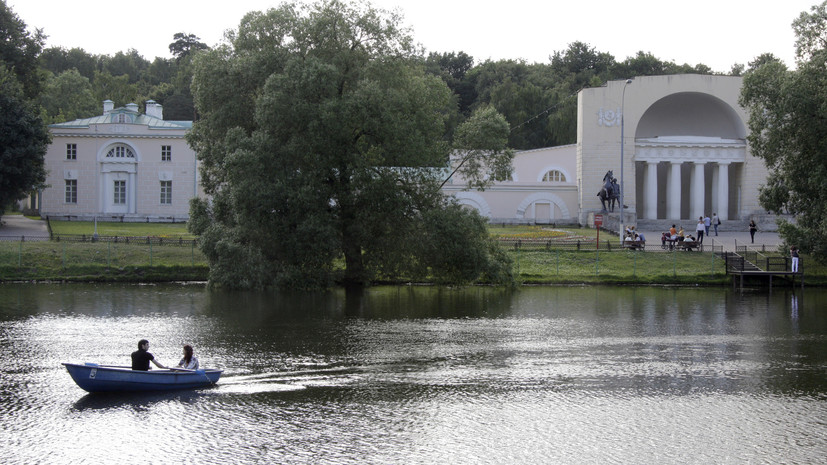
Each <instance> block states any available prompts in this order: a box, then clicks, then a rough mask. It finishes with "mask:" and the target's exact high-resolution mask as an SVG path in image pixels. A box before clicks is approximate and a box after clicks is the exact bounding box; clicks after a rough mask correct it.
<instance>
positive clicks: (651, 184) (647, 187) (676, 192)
mask: <svg viewBox="0 0 827 465" xmlns="http://www.w3.org/2000/svg"><path fill="white" fill-rule="evenodd" d="M644 163H645V168H644V171H645V174H644V185H643V196H644V202H643V204H644V206H645V207H644V208H645V210H644V218H649V219H657V217H658V203H659V202H658V200H659V197H658V196H659V195H660V192H661V191H659V190H658V163H667V165H668V166H667V171H666V189H664V190H663V192H664V193H665V195H666V218H670V219H677V218H681V203H682V201H683V197H682V195H683V192H684V189H683V186H682V183H681V166H682V165H683V164H684V163H685V162H682V161H667V162H659V161H655V160H648V161H645V162H644ZM688 164H689V165H691V171H690V176H689V218H698V217H700V216H706V215H710V214H711V213H712V212H716V213H718V217H719V218H720V219H721V220H722V221H723V220H727V219H729V218H728V217H729V213H728V212H729V165H730V164H731V162H730V161H714V162H708V161H694V162H689V163H688ZM707 164H711V167H712V176H711V178H712V179H711V180H710V184H711V189H710V195H711V199H710V200H711V201H710V204H711V205H712V211H711V212H708V211H704V205H706V192H707V189H706V185H707V180H706V165H707Z"/></svg>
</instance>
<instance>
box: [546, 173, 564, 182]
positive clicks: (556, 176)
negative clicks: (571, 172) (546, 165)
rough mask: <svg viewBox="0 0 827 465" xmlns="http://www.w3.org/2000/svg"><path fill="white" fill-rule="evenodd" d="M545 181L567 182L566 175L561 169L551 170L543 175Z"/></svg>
mask: <svg viewBox="0 0 827 465" xmlns="http://www.w3.org/2000/svg"><path fill="white" fill-rule="evenodd" d="M543 182H566V175H565V174H563V173H562V172H560V171H559V170H551V171H548V172H547V173H546V174H544V175H543Z"/></svg>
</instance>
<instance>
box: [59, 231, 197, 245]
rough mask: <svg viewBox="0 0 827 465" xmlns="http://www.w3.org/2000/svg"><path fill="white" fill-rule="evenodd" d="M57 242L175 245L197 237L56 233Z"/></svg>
mask: <svg viewBox="0 0 827 465" xmlns="http://www.w3.org/2000/svg"><path fill="white" fill-rule="evenodd" d="M52 240H54V241H55V242H111V243H114V244H119V243H124V244H153V245H175V246H181V247H183V246H187V247H189V246H191V245H193V244H196V239H193V238H184V237H183V236H178V237H171V236H96V235H94V234H93V235H87V234H80V235H78V234H60V235H59V234H55V235H54V236H53V237H52Z"/></svg>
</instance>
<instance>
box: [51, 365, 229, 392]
mask: <svg viewBox="0 0 827 465" xmlns="http://www.w3.org/2000/svg"><path fill="white" fill-rule="evenodd" d="M63 366H65V367H66V369H67V370H69V375H70V376H71V377H72V379H73V380H74V381H75V383H77V385H78V386H80V387H81V388H82V389H84V390H86V391H89V392H126V391H171V390H174V389H197V388H201V387H207V386H212V385H214V384H215V383H217V382H218V378H219V377H220V376H221V373H222V371H223V370H185V369H183V368H174V369H169V370H150V371H139V370H133V369H131V368H130V367H119V366H111V365H98V364H97V363H85V364H83V365H80V364H75V363H64V364H63Z"/></svg>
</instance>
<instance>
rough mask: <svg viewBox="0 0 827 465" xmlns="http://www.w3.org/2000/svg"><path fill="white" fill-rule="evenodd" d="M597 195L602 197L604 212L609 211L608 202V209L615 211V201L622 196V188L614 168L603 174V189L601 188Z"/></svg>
mask: <svg viewBox="0 0 827 465" xmlns="http://www.w3.org/2000/svg"><path fill="white" fill-rule="evenodd" d="M597 196H598V197H600V203H601V204H603V211H604V212H605V211H607V208H606V203H607V202H608V204H609V208H608V211H612V212H613V211H615V202H617V201H618V198H619V197H620V188H619V187H618V185H617V179H615V177H614V172H613V171H612V170H609V171H607V172H606V175H605V176H603V189H600V192H598V193H597Z"/></svg>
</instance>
